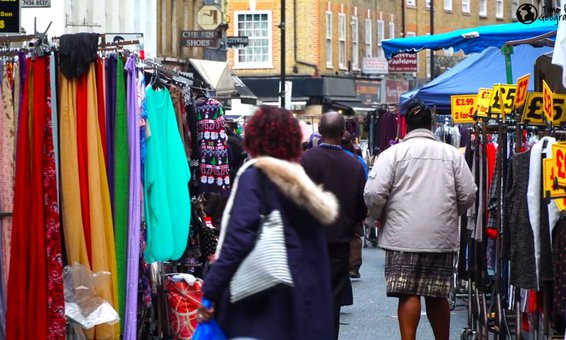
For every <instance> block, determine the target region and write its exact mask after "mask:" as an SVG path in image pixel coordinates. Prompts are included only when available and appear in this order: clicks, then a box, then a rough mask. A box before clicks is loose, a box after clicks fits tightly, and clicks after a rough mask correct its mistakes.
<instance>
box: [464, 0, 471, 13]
mask: <svg viewBox="0 0 566 340" xmlns="http://www.w3.org/2000/svg"><path fill="white" fill-rule="evenodd" d="M462 13H470V0H462Z"/></svg>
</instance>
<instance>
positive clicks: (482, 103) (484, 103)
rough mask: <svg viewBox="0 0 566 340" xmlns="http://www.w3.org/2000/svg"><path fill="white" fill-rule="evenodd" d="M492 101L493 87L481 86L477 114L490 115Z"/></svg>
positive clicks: (477, 100)
mask: <svg viewBox="0 0 566 340" xmlns="http://www.w3.org/2000/svg"><path fill="white" fill-rule="evenodd" d="M490 101H491V89H485V88H481V89H480V90H479V91H478V95H477V99H476V105H477V116H478V117H488V114H487V113H488V109H489V103H490Z"/></svg>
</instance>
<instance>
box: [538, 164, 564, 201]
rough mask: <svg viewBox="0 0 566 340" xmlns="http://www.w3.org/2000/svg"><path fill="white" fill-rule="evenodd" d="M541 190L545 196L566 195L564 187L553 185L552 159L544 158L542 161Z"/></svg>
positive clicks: (558, 196)
mask: <svg viewBox="0 0 566 340" xmlns="http://www.w3.org/2000/svg"><path fill="white" fill-rule="evenodd" d="M542 162H543V163H542V169H543V176H544V177H543V192H544V197H545V198H561V197H566V189H564V188H559V187H555V186H554V160H553V159H552V158H546V159H543V161H542Z"/></svg>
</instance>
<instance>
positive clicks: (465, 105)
mask: <svg viewBox="0 0 566 340" xmlns="http://www.w3.org/2000/svg"><path fill="white" fill-rule="evenodd" d="M476 98H477V96H476V95H475V94H471V95H460V96H450V104H451V105H450V108H451V111H452V122H453V123H454V124H463V123H473V122H474V110H475V109H476Z"/></svg>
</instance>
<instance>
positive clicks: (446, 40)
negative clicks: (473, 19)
mask: <svg viewBox="0 0 566 340" xmlns="http://www.w3.org/2000/svg"><path fill="white" fill-rule="evenodd" d="M557 28H558V26H557V25H556V21H553V20H548V21H542V20H536V21H535V22H534V23H532V24H530V25H526V24H522V23H520V22H516V23H510V24H501V25H490V26H479V27H474V28H464V29H460V30H456V31H452V32H448V33H442V34H434V35H426V36H419V37H411V38H398V39H390V40H383V41H382V47H383V51H384V52H385V57H386V58H387V59H391V58H393V56H394V55H396V54H398V53H404V52H406V53H416V52H419V51H421V50H423V49H432V50H440V49H447V48H450V47H452V48H453V49H454V52H458V51H459V50H462V51H464V53H465V54H470V53H479V52H481V51H483V50H484V49H486V48H488V47H492V46H493V47H502V46H503V45H504V44H505V43H506V42H508V41H512V40H520V39H528V38H533V37H536V36H539V35H542V34H545V33H548V32H552V31H555V30H556V29H557Z"/></svg>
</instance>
